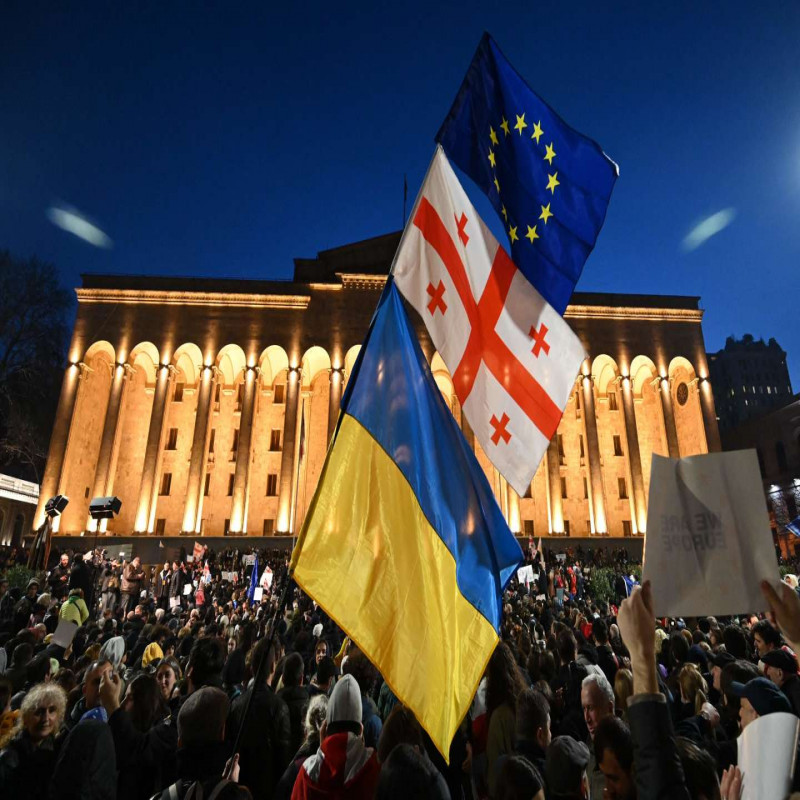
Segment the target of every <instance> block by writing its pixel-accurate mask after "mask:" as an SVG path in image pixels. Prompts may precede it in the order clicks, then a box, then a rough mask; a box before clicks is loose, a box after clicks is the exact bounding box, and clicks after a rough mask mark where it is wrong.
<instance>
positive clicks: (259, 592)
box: [253, 586, 264, 603]
mask: <svg viewBox="0 0 800 800" xmlns="http://www.w3.org/2000/svg"><path fill="white" fill-rule="evenodd" d="M263 596H264V590H263V589H262V588H261V587H260V586H258V587H256V588H255V589H253V602H254V603H260V602H261V598H262V597H263Z"/></svg>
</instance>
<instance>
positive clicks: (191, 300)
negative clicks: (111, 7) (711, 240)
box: [34, 234, 719, 537]
mask: <svg viewBox="0 0 800 800" xmlns="http://www.w3.org/2000/svg"><path fill="white" fill-rule="evenodd" d="M398 239H399V234H391V235H388V236H384V237H379V238H377V239H371V240H368V241H366V242H360V243H357V244H354V245H349V246H346V247H342V248H337V249H335V250H329V251H325V252H322V253H320V254H319V255H318V257H317V258H316V259H304V260H296V261H295V274H294V280H293V281H292V282H288V281H287V282H280V281H238V280H228V279H177V278H158V277H123V276H84V278H83V285H82V287H81V288H79V289H78V290H77V295H78V312H77V318H76V322H75V329H74V333H73V337H72V342H71V346H70V353H69V361H70V363H69V365H68V366H67V369H66V372H65V376H64V383H63V387H62V392H61V398H60V402H59V407H58V412H57V417H56V421H55V425H54V429H53V436H52V440H51V444H50V451H49V457H48V463H47V468H46V472H45V477H44V481H43V485H42V498H43V499H42V502H41V503H40V506H39V508H38V509H37V514H36V518H35V520H34V525H36V524H39V523H40V522H41V521H42V519H43V502H44V500H46V499H47V498H49V497H51V496H53V495H55V494H57V493H62V494H66V495H68V496H69V498H70V504H69V507H68V508H67V510H66V511H65V512H64V514H63V516H62V517H60V518H59V519H58V521H57V525H58V533H60V534H73V535H74V534H76V533H80V532H81V531H84V530H87V531H92V530H94V523H93V522H92V521H91V520H89V519H88V518H87V516H88V505H89V500H90V498H91V497H93V496H98V495H111V494H114V495H117V496H119V497H120V499H121V500H122V511H121V513H120V515H119V516H118V517H117V518H116V519H114V520H112V521H109V522H108V523H106V522H105V521H103V522H101V523H100V531H105V530H107V531H108V532H109V533H112V532H113V533H115V534H119V535H130V534H131V533H132V532H136V533H140V534H142V535H147V534H152V535H162V536H174V535H178V534H187V535H191V536H195V535H208V536H219V535H222V534H225V533H227V534H229V535H233V536H240V535H247V536H262V535H273V534H274V535H278V534H283V535H286V534H291V533H295V532H296V531H297V530H298V529H299V527H300V525H301V524H302V521H303V519H304V516H305V514H306V510H307V508H308V505H309V503H310V501H311V499H312V496H313V493H314V488H315V486H316V483H317V481H318V478H319V475H320V472H321V469H322V464H323V462H324V459H325V454H326V451H327V447H328V442H329V439H330V436H331V434H332V431H333V429H334V426H335V422H336V417H337V413H338V405H339V400H340V398H341V395H342V390H343V388H344V386H345V385H346V383H347V380H348V377H349V375H350V372H351V369H352V366H353V363H354V361H355V358H356V355H357V353H358V349H359V346H360V342H361V341H362V340H363V338H364V334H365V333H366V330H367V328H368V325H369V321H370V318H371V316H372V313H373V311H374V309H375V306H376V303H377V300H378V297H379V295H380V291H381V289H382V287H383V284H384V282H385V276H386V274H387V271H388V267H389V264H390V262H391V258H392V255H393V253H394V251H395V248H396V246H397V242H398ZM412 314H413V312H412ZM565 317H566V319H567V320H568V322H569V323H570V325H571V326H572V327H573V329H574V330H575V332H576V333H577V334H578V336H579V337H580V338H581V341H582V342H583V344H584V346H585V348H586V351H587V354H588V357H587V359H586V361H585V362H584V365H583V368H582V372H581V374H580V375H579V376H578V377H577V380H576V384H575V391H574V392H573V394H572V396H571V398H570V401H569V404H568V406H567V409H566V411H565V414H564V418H563V420H562V422H561V425H560V427H559V432H558V435H557V437H555V438H554V439H553V441H552V442H551V446H550V448H549V451H548V454H547V458H546V459H544V460H543V461H542V464H541V465H540V467H539V469H538V471H537V473H536V475H535V477H534V479H533V482H532V484H531V488H530V491H529V492H527V493H526V495H525V496H524V497H519V496H518V495H517V494H516V492H514V491H513V490H512V489H510V488H509V487H508V485H507V484H506V482H505V480H504V479H503V478H502V477H501V476H500V475H499V474H498V473H497V472H496V470H494V468H493V467H492V466H491V464H490V462H489V461H488V459H487V458H486V456H485V454H484V453H482V452H481V449H480V446H479V445H478V444H477V443H476V442H475V441H474V437H473V436H472V433H471V431H470V429H469V425H468V424H467V423H466V420H465V419H462V415H461V407H460V404H459V401H458V398H457V397H455V395H454V392H453V385H452V381H451V379H450V376H449V374H448V372H447V369H446V368H445V366H444V363H443V362H442V360H441V358H440V356H439V355H438V354H437V353H435V352H434V350H433V347H432V345H431V342H430V338H429V337H428V335H427V332H426V330H425V327H424V325H423V323H422V321H421V320H420V319H419V318H416V319H415V324H416V328H417V331H418V334H419V338H420V342H421V344H422V348H423V350H424V352H425V354H426V356H427V357H428V358H429V359H430V362H431V366H432V371H433V374H434V377H435V378H436V381H437V384H438V386H439V388H440V389H441V391H442V393H443V395H444V397H445V399H446V401H447V403H448V405H449V407H450V409H451V411H452V412H453V415H454V416H455V418H456V420H457V421H458V422H459V424H460V425H461V426H462V430H464V433H465V435H466V437H467V439H468V441H470V442H471V443H472V444H473V445H474V447H475V449H476V454H477V457H478V460H479V462H480V463H481V465H482V466H483V468H484V470H485V471H486V474H487V476H488V478H489V480H490V483H491V485H492V486H493V488H494V491H495V494H496V496H497V498H498V501H499V503H500V506H501V508H502V509H503V512H504V514H505V515H506V518H507V519H508V521H509V524H510V526H511V528H512V530H514V531H515V532H518V533H520V535H523V536H524V535H533V536H545V537H547V536H553V535H566V534H568V535H571V536H574V537H577V536H581V537H583V536H586V535H603V536H609V535H610V536H623V535H633V536H636V535H639V534H642V533H643V532H644V530H645V527H646V516H647V486H648V479H649V472H650V457H651V454H652V453H662V454H669V455H672V456H679V455H680V456H683V455H690V454H693V453H702V452H707V451H708V450H718V449H719V434H718V430H717V423H716V415H715V411H714V401H713V398H712V394H711V385H710V383H709V382H708V380H707V376H708V366H707V361H706V353H705V347H704V344H703V336H702V329H701V319H702V311H701V310H700V309H699V305H698V298H696V297H663V296H649V295H610V294H581V293H576V294H575V296H574V297H573V303H572V304H571V305H570V306H569V308H568V309H567V312H566V314H565Z"/></svg>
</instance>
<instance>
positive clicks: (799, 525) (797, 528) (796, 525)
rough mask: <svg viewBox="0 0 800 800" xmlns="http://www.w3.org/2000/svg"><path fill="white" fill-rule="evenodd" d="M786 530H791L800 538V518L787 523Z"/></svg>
mask: <svg viewBox="0 0 800 800" xmlns="http://www.w3.org/2000/svg"><path fill="white" fill-rule="evenodd" d="M786 530H789V531H791V532H792V533H793V534H794V535H795V536H797V537H800V517H795V518H794V519H793V520H792V521H791V522H787V523H786Z"/></svg>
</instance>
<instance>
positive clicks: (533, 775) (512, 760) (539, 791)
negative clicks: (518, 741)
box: [494, 756, 545, 800]
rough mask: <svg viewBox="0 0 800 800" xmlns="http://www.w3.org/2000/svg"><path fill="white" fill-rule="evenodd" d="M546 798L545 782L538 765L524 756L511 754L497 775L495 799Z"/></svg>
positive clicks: (536, 799) (525, 799)
mask: <svg viewBox="0 0 800 800" xmlns="http://www.w3.org/2000/svg"><path fill="white" fill-rule="evenodd" d="M523 798H524V800H544V798H545V792H544V783H543V779H542V775H541V773H540V772H539V770H537V769H536V767H534V766H533V764H531V762H530V761H528V760H527V759H526V758H524V757H522V756H509V757H508V758H506V759H504V760H503V765H502V767H501V768H500V772H499V774H498V776H497V789H496V790H495V794H494V800H522V799H523Z"/></svg>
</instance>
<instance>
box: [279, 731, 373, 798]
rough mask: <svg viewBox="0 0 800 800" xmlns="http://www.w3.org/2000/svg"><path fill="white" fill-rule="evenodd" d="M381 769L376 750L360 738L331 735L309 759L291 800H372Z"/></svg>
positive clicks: (299, 776) (345, 733)
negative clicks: (340, 799) (339, 799)
mask: <svg viewBox="0 0 800 800" xmlns="http://www.w3.org/2000/svg"><path fill="white" fill-rule="evenodd" d="M379 775H380V767H379V766H378V759H377V756H376V755H375V751H374V750H373V749H372V748H370V747H366V746H365V745H364V740H363V739H362V738H361V737H360V736H354V735H353V734H352V733H347V732H344V733H336V734H334V735H333V736H328V737H327V738H326V739H325V740H324V741H323V742H322V744H321V745H320V748H319V750H318V751H317V753H316V754H315V755H313V756H311V757H310V758H308V759H306V761H305V763H304V764H303V767H302V769H301V770H300V772H299V773H298V775H297V780H296V781H295V784H294V789H293V790H292V800H338V798H342V800H344V799H345V798H346V799H347V800H372V798H373V797H374V796H375V788H376V787H377V785H378V777H379Z"/></svg>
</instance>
